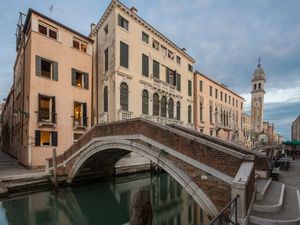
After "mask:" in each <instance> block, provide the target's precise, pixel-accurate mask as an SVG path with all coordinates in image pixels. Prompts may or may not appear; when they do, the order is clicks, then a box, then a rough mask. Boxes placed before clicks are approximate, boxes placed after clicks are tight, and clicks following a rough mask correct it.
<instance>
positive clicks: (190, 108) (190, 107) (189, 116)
mask: <svg viewBox="0 0 300 225" xmlns="http://www.w3.org/2000/svg"><path fill="white" fill-rule="evenodd" d="M188 122H189V123H192V106H190V105H189V106H188Z"/></svg>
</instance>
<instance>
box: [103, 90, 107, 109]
mask: <svg viewBox="0 0 300 225" xmlns="http://www.w3.org/2000/svg"><path fill="white" fill-rule="evenodd" d="M103 98H104V101H103V102H104V112H108V89H107V86H105V88H104V94H103Z"/></svg>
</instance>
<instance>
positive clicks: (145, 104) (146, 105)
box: [142, 90, 149, 114]
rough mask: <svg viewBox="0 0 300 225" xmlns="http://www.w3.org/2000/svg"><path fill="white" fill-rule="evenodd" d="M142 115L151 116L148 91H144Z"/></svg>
mask: <svg viewBox="0 0 300 225" xmlns="http://www.w3.org/2000/svg"><path fill="white" fill-rule="evenodd" d="M142 113H143V114H149V93H148V91H147V90H143V94H142Z"/></svg>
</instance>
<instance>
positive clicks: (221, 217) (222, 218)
mask: <svg viewBox="0 0 300 225" xmlns="http://www.w3.org/2000/svg"><path fill="white" fill-rule="evenodd" d="M239 197H240V196H239V195H237V196H235V198H234V199H232V200H231V201H230V202H229V203H228V204H227V205H226V206H225V207H224V208H223V209H222V210H221V211H220V212H219V214H218V215H217V216H216V217H215V218H214V219H213V220H212V221H211V222H210V223H209V225H238V220H237V219H238V218H237V200H238V198H239Z"/></svg>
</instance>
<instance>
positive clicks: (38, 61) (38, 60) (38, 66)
mask: <svg viewBox="0 0 300 225" xmlns="http://www.w3.org/2000/svg"><path fill="white" fill-rule="evenodd" d="M35 74H36V75H37V76H41V74H42V58H41V57H39V56H37V55H36V56H35Z"/></svg>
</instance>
